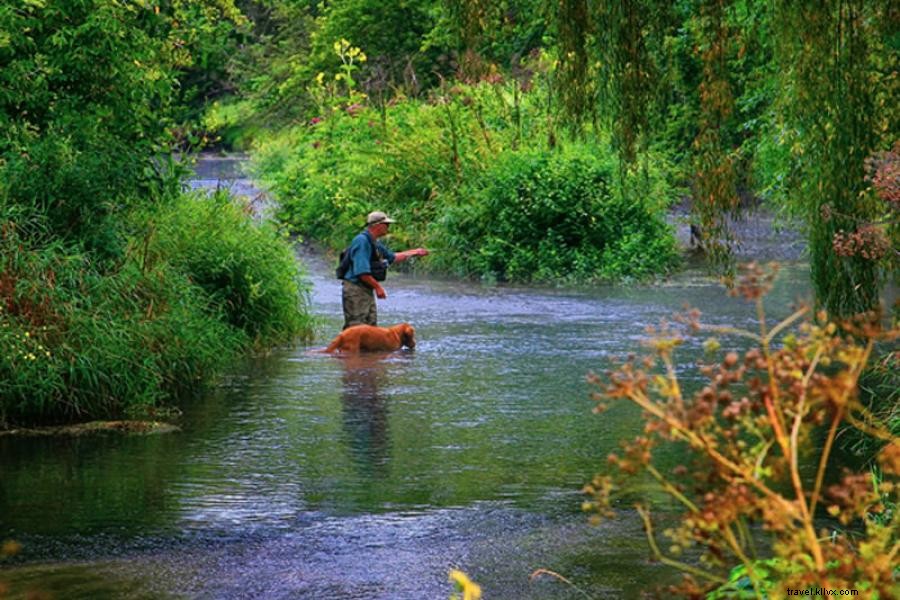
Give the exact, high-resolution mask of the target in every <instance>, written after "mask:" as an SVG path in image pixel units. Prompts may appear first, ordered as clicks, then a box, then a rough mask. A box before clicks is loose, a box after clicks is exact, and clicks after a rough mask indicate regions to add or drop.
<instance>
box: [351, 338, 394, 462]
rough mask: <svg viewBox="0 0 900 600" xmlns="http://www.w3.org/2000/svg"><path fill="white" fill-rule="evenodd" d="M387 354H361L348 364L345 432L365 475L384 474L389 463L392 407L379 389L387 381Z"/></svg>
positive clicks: (354, 457) (352, 452) (353, 455)
mask: <svg viewBox="0 0 900 600" xmlns="http://www.w3.org/2000/svg"><path fill="white" fill-rule="evenodd" d="M387 356H388V355H387V354H361V355H358V356H348V357H346V358H344V359H342V360H341V362H342V363H343V365H344V376H343V383H344V386H343V389H342V392H341V396H342V399H343V405H344V415H343V416H344V432H345V433H346V434H347V440H348V444H349V447H350V455H351V456H352V457H353V460H354V462H356V463H357V465H358V466H359V467H360V469H361V470H362V471H363V473H364V474H367V475H373V476H380V475H382V474H384V472H385V469H386V465H387V461H388V407H387V401H386V400H385V398H384V396H383V395H382V394H380V393H379V388H380V386H381V384H382V383H383V382H384V379H385V368H386V364H385V362H384V359H385V358H386V357H387Z"/></svg>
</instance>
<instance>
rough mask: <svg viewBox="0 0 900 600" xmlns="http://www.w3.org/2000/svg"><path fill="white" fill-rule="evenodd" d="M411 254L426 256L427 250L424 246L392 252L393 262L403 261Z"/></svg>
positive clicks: (410, 256) (411, 255)
mask: <svg viewBox="0 0 900 600" xmlns="http://www.w3.org/2000/svg"><path fill="white" fill-rule="evenodd" d="M413 256H428V250H426V249H425V248H413V249H412V250H404V251H403V252H395V253H394V262H403V261H404V260H406V259H408V258H412V257H413Z"/></svg>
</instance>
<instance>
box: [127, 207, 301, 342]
mask: <svg viewBox="0 0 900 600" xmlns="http://www.w3.org/2000/svg"><path fill="white" fill-rule="evenodd" d="M141 218H142V219H146V220H145V221H144V228H143V234H142V237H141V238H140V239H138V240H137V243H136V244H135V245H134V249H135V252H136V253H138V254H139V255H140V260H141V261H142V264H143V268H144V269H145V270H146V269H147V268H148V265H149V266H153V265H156V264H157V263H160V262H162V263H165V264H168V265H170V266H171V267H172V268H174V269H175V270H177V271H178V272H180V273H183V274H184V275H185V276H186V277H187V278H188V279H189V280H190V281H191V282H192V283H193V284H194V285H197V286H199V287H200V288H201V289H202V290H203V291H204V292H205V294H206V296H207V297H208V298H209V300H210V301H211V302H212V304H213V306H214V307H215V310H216V311H220V312H221V313H222V315H224V318H225V321H226V323H228V324H229V325H230V326H232V327H234V328H236V329H239V330H241V331H242V332H244V333H245V334H246V335H247V336H248V337H249V338H250V339H251V340H253V341H254V342H255V343H256V344H257V345H261V346H268V345H272V344H278V343H281V342H284V341H287V340H290V339H292V338H294V337H296V336H298V335H307V336H308V335H309V334H310V332H311V329H312V322H311V319H310V316H309V314H308V310H307V306H306V294H307V291H308V288H307V287H306V284H304V283H303V280H302V273H301V271H300V270H299V266H298V265H299V263H298V262H297V259H296V257H295V256H294V253H293V251H292V249H291V245H290V244H289V242H288V240H287V239H286V238H285V237H284V236H282V235H281V234H280V233H279V232H278V231H277V230H276V228H275V227H274V226H272V225H271V224H269V223H256V222H254V221H253V220H252V219H251V218H250V215H249V209H248V208H245V207H242V206H240V205H239V204H237V203H236V202H235V201H234V200H233V199H232V198H231V197H230V196H229V195H228V194H227V193H224V192H217V193H216V194H214V195H212V196H210V197H206V196H203V195H193V196H190V195H189V196H181V197H179V198H177V199H176V200H175V201H174V202H172V203H170V204H169V205H167V206H164V207H160V208H156V209H154V210H153V212H152V213H148V214H146V215H143V216H142V217H141Z"/></svg>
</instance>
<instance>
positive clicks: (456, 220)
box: [433, 146, 677, 282]
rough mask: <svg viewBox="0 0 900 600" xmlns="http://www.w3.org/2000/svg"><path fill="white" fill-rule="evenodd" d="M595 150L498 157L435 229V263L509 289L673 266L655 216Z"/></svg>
mask: <svg viewBox="0 0 900 600" xmlns="http://www.w3.org/2000/svg"><path fill="white" fill-rule="evenodd" d="M598 151H599V148H596V147H590V146H588V147H585V146H575V147H572V148H570V149H569V150H568V151H567V152H566V153H554V152H550V151H537V152H535V151H522V152H516V153H509V154H506V155H504V156H501V157H498V161H497V162H496V163H495V164H494V165H492V166H491V167H490V168H487V169H486V170H485V171H484V173H483V174H481V175H480V177H478V178H477V179H476V180H475V181H474V182H472V183H471V184H470V185H468V186H467V187H466V189H465V190H464V191H463V192H462V194H461V196H462V197H463V198H465V199H466V200H464V201H460V203H459V204H458V205H456V206H453V207H451V208H449V209H448V210H447V212H446V214H445V215H444V216H443V217H442V218H441V219H440V220H438V221H437V223H436V224H435V227H434V239H435V242H436V244H435V249H436V252H435V253H434V257H433V258H434V259H435V263H436V265H437V266H438V268H442V267H443V268H444V269H447V270H454V271H456V272H457V273H458V274H460V275H465V276H472V275H475V276H480V277H482V278H488V279H496V280H501V281H505V280H510V281H556V280H562V279H566V280H570V281H573V282H584V281H591V280H596V279H607V280H618V279H622V278H625V277H629V278H645V277H647V276H650V275H654V274H659V273H664V272H666V271H667V270H668V269H669V268H671V267H672V266H673V265H674V264H675V262H676V261H677V254H676V251H675V243H674V239H673V238H672V235H671V233H670V232H669V230H668V228H667V226H666V225H665V223H664V222H663V220H662V218H661V215H660V214H659V213H658V212H655V211H652V210H651V209H650V207H649V206H648V203H645V202H642V201H640V200H638V199H637V197H631V196H628V195H625V194H623V192H622V188H621V186H618V185H616V184H617V182H616V181H615V178H614V176H613V173H614V169H613V167H612V162H613V161H612V157H611V156H610V155H607V156H606V157H605V158H597V153H598Z"/></svg>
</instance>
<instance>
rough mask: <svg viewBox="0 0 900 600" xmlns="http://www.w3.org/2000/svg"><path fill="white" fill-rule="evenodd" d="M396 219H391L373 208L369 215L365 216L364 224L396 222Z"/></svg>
mask: <svg viewBox="0 0 900 600" xmlns="http://www.w3.org/2000/svg"><path fill="white" fill-rule="evenodd" d="M396 222H397V221H395V220H393V219H392V218H390V217H389V216H387V215H386V214H384V213H383V212H381V211H380V210H375V211H372V212H370V213H369V216H368V217H366V225H377V224H378V223H396Z"/></svg>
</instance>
